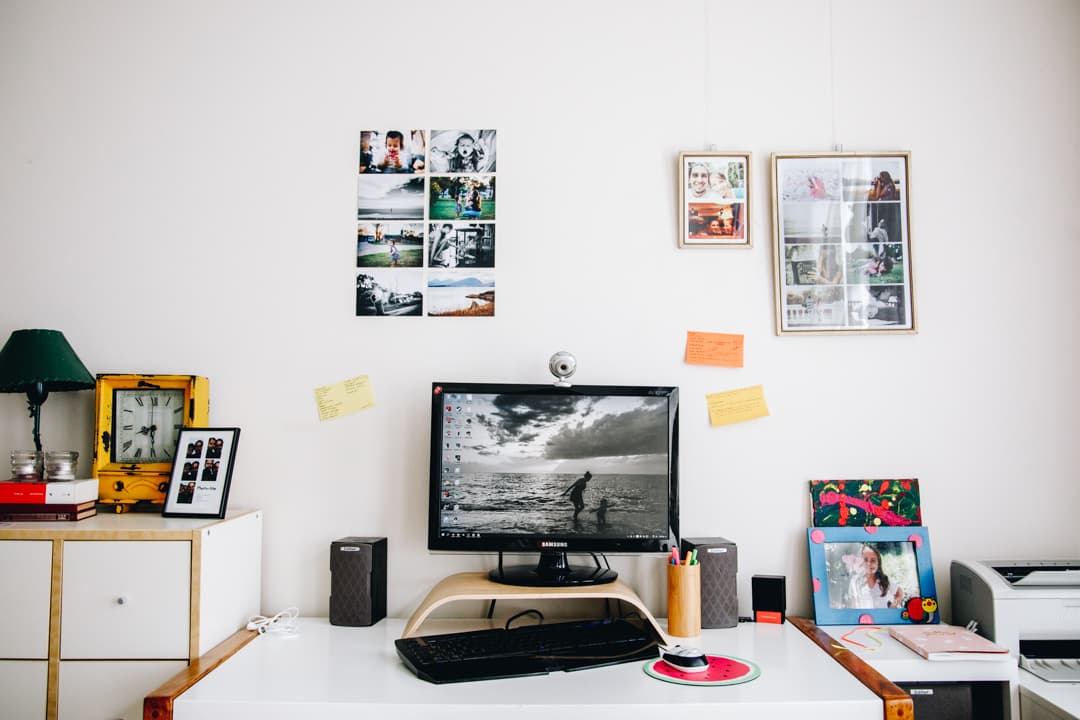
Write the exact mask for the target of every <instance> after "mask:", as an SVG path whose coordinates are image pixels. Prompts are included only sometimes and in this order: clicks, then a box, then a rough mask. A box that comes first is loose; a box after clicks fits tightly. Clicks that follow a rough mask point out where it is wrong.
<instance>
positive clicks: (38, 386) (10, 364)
mask: <svg viewBox="0 0 1080 720" xmlns="http://www.w3.org/2000/svg"><path fill="white" fill-rule="evenodd" d="M93 387H94V377H93V375H91V374H90V371H89V370H87V369H86V366H85V365H83V364H82V360H80V359H79V356H78V355H76V354H75V351H74V350H72V349H71V345H69V344H68V341H67V338H65V337H64V334H63V333H62V332H60V331H59V330H16V331H15V332H13V333H11V337H9V338H8V341H7V343H5V344H4V347H3V349H0V392H24V393H26V400H27V406H28V408H29V410H30V417H32V418H34V449H35V450H37V451H38V452H39V453H40V452H41V404H42V403H43V402H45V400H46V398H48V397H49V393H50V392H54V391H55V392H61V391H65V390H90V389H92V388H93Z"/></svg>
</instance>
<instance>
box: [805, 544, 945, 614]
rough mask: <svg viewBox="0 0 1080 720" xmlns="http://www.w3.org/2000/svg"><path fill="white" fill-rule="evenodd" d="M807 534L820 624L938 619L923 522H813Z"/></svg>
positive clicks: (811, 573) (932, 569)
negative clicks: (894, 524)
mask: <svg viewBox="0 0 1080 720" xmlns="http://www.w3.org/2000/svg"><path fill="white" fill-rule="evenodd" d="M806 537H807V547H808V549H809V552H810V580H811V583H812V585H813V597H814V621H815V622H816V623H817V624H818V625H866V624H871V625H889V624H891V625H897V624H901V623H936V622H938V620H939V616H938V612H937V610H938V606H937V588H936V586H935V585H934V566H933V562H932V561H931V559H930V534H929V532H928V531H927V529H926V528H925V527H876V526H869V527H815V528H808V529H807V531H806ZM875 557H876V563H875V562H874V560H873V558H875ZM875 564H876V565H877V566H878V569H879V570H880V571H881V573H882V574H877V573H876V572H875V570H874V565H875ZM871 578H872V579H873V582H872V583H871Z"/></svg>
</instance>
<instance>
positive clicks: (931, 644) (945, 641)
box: [889, 623, 1009, 660]
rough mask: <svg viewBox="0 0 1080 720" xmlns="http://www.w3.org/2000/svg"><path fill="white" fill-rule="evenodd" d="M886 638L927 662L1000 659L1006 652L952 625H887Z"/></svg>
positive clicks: (1004, 656) (998, 646) (1005, 649)
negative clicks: (891, 638) (915, 653)
mask: <svg viewBox="0 0 1080 720" xmlns="http://www.w3.org/2000/svg"><path fill="white" fill-rule="evenodd" d="M889 635H892V636H893V637H894V638H896V639H897V640H899V641H900V642H902V643H903V644H904V645H907V646H908V647H909V648H911V649H912V650H914V651H915V652H917V653H919V654H920V655H922V656H923V657H924V658H926V659H927V660H1002V659H1008V657H1009V651H1008V649H1007V648H1003V647H1002V646H1000V645H997V644H995V643H993V642H990V641H989V640H987V639H986V638H984V637H983V636H981V635H978V634H976V633H973V632H972V631H970V630H968V629H967V628H962V627H958V626H956V625H946V624H944V623H942V624H940V625H890V626H889Z"/></svg>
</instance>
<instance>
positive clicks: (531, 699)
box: [173, 618, 883, 720]
mask: <svg viewBox="0 0 1080 720" xmlns="http://www.w3.org/2000/svg"><path fill="white" fill-rule="evenodd" d="M404 626H405V621H404V620H403V619H388V620H383V621H382V622H380V623H378V624H376V625H374V626H373V627H370V628H346V627H336V626H332V625H330V624H329V622H328V621H327V620H326V619H325V618H301V619H300V620H299V628H300V631H299V634H298V635H297V636H295V637H289V636H281V635H263V636H261V637H258V638H256V639H255V640H253V641H251V642H250V643H249V644H247V645H246V646H245V647H243V648H242V649H241V650H239V651H238V652H237V653H236V654H235V655H233V656H232V657H230V658H229V659H228V660H226V661H225V662H224V663H223V664H222V665H221V666H220V667H218V668H217V669H216V670H214V671H213V672H210V673H209V674H208V675H206V676H205V677H203V678H202V679H201V680H199V681H198V682H197V683H195V684H194V685H193V686H192V687H191V688H190V689H189V690H187V691H186V692H184V693H183V694H182V695H180V696H179V697H178V698H176V701H175V704H174V706H173V717H174V718H176V719H177V720H209V719H211V718H215V719H216V718H229V719H230V720H249V719H250V720H254V719H255V718H258V719H259V720H276V719H279V718H280V719H285V718H289V719H290V720H291V719H292V718H297V717H303V718H305V719H307V718H312V719H318V718H334V719H337V718H356V717H372V718H380V720H397V719H408V720H412V719H414V718H416V719H419V718H424V719H425V720H430V718H432V717H437V718H439V720H458V719H460V720H484V719H485V718H491V719H492V720H494V719H495V718H498V719H499V720H505V718H507V717H514V718H517V717H522V718H547V719H550V718H558V720H578V719H580V720H586V719H588V720H596V718H598V717H615V716H616V713H617V714H618V717H619V718H620V720H623V719H625V720H656V718H657V717H667V716H677V717H678V718H680V720H682V719H685V720H697V719H701V720H704V719H705V718H708V719H709V720H722V719H724V718H739V719H740V720H759V719H760V720H764V719H768V720H774V719H777V718H789V717H797V718H800V720H815V719H820V720H835V719H836V718H838V717H842V718H845V720H862V719H865V720H881V718H882V716H883V712H882V708H883V705H882V701H881V699H880V698H879V697H877V696H876V695H874V694H873V693H872V692H870V690H868V689H867V688H866V687H864V686H863V685H862V684H861V683H860V682H859V681H858V680H857V679H856V678H855V677H854V676H852V675H850V674H849V673H848V672H847V671H846V670H844V668H843V667H841V666H840V665H838V664H837V663H836V662H834V661H833V660H832V659H831V658H830V657H829V656H828V655H826V654H825V653H823V652H822V651H821V649H820V648H818V647H817V646H816V645H815V644H814V643H813V642H812V641H810V640H809V639H808V638H807V637H806V636H805V635H803V634H802V633H801V632H799V630H798V629H796V628H795V627H793V626H791V625H783V626H780V625H767V624H757V623H743V624H740V625H739V626H738V627H736V628H731V629H725V630H705V631H703V633H702V636H701V638H700V639H695V643H697V644H699V645H700V646H701V647H702V648H703V649H705V650H707V651H709V652H712V653H716V654H725V655H732V656H735V657H739V658H742V659H745V660H750V661H752V662H754V663H756V664H757V665H758V667H759V668H760V669H761V675H760V677H758V678H757V679H756V680H753V681H751V682H749V683H744V684H741V685H728V686H721V687H704V688H703V687H691V686H685V685H675V684H671V683H666V682H662V681H660V680H656V679H654V678H651V677H649V676H648V675H646V674H645V673H644V671H643V670H642V666H643V663H642V662H633V663H627V664H624V665H616V666H613V667H605V668H594V669H591V670H583V671H579V672H572V673H564V672H556V673H552V674H551V675H545V676H539V677H524V678H513V679H507V680H489V681H482V682H470V683H455V684H449V685H433V684H431V683H428V682H425V681H423V680H420V679H419V678H417V677H416V676H415V675H413V674H412V673H411V672H409V670H408V669H406V667H405V666H404V665H403V664H402V663H401V661H400V660H399V658H398V657H397V653H396V651H395V650H394V643H393V641H394V640H395V639H396V638H398V637H400V636H401V633H402V630H403V628H404ZM448 629H449V627H446V626H443V627H438V628H432V630H431V632H435V631H439V632H442V631H446V630H448Z"/></svg>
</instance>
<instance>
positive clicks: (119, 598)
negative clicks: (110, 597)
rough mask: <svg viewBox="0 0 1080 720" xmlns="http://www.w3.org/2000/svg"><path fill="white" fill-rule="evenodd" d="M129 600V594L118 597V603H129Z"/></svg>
mask: <svg viewBox="0 0 1080 720" xmlns="http://www.w3.org/2000/svg"><path fill="white" fill-rule="evenodd" d="M127 601H128V599H127V595H121V596H120V597H118V598H116V604H117V605H127Z"/></svg>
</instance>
